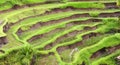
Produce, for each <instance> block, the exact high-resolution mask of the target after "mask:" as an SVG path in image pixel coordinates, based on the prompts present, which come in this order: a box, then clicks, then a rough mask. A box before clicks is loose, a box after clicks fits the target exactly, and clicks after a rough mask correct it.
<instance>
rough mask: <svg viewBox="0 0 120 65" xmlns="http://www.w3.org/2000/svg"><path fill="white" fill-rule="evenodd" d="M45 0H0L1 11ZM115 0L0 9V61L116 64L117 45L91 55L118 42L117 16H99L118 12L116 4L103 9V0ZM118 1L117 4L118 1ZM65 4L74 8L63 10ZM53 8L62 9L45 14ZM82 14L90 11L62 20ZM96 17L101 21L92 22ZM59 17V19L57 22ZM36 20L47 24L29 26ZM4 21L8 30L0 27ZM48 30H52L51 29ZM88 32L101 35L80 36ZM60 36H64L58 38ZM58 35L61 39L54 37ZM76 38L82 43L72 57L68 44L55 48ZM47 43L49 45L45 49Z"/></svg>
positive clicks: (12, 64)
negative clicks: (100, 53)
mask: <svg viewBox="0 0 120 65" xmlns="http://www.w3.org/2000/svg"><path fill="white" fill-rule="evenodd" d="M47 1H48V0H1V1H0V11H4V10H8V9H10V8H12V7H13V6H14V5H18V6H20V7H21V6H25V5H28V4H36V3H45V2H47ZM115 2H116V1H115V0H99V1H97V0H96V1H82V2H81V1H80V2H71V0H61V1H60V2H59V3H48V4H38V5H36V6H32V7H26V8H20V9H16V10H15V9H13V10H10V11H8V12H3V13H0V21H2V23H1V24H0V41H1V38H2V37H5V38H7V44H5V45H3V46H2V47H0V50H1V51H4V53H2V52H0V65H30V63H31V60H32V59H33V58H34V59H35V65H40V64H42V65H80V64H82V63H83V62H84V63H85V65H100V64H107V65H118V64H117V63H118V61H116V60H115V58H116V57H117V56H119V54H120V49H117V50H116V51H114V52H113V53H111V54H105V55H104V54H102V55H100V56H99V58H92V59H91V58H90V57H91V56H92V55H93V54H94V53H95V52H97V51H99V50H100V49H102V48H109V47H115V46H117V45H120V32H119V30H120V20H119V16H116V17H110V16H108V17H99V15H100V14H102V13H115V12H120V9H118V8H117V9H106V7H105V5H104V3H115ZM117 5H118V6H119V2H118V1H117ZM117 5H116V6H117ZM68 7H73V9H72V10H65V9H66V8H68ZM56 8H57V9H60V10H62V11H60V12H57V11H55V12H56V13H55V12H54V13H49V14H45V13H46V12H53V10H54V9H56ZM86 8H94V9H97V10H83V9H86ZM68 9H70V8H68ZM74 9H75V10H74ZM76 9H79V10H76ZM64 10H65V12H64ZM84 14H89V16H88V17H85V16H82V17H73V18H69V19H65V20H61V19H63V18H68V17H70V16H73V15H76V16H77V15H84ZM90 19H92V20H90ZM96 19H97V20H100V22H98V21H96V22H94V20H96ZM59 20H61V22H59V23H58V21H59ZM88 20H90V21H88ZM52 21H55V23H54V24H49V25H47V24H48V23H49V22H52ZM86 21H87V22H86ZM38 23H41V24H46V25H45V26H41V27H39V28H36V29H32V28H31V27H32V26H34V25H35V24H38ZM77 23H79V24H77ZM6 24H13V25H11V26H10V28H9V29H8V31H7V32H4V31H3V30H4V29H5V28H4V26H5V25H6ZM68 24H69V25H68ZM86 27H87V28H92V27H96V29H95V30H89V29H87V28H86ZM60 28H61V29H60ZM19 29H21V30H22V31H24V32H22V34H21V35H17V32H18V30H19ZM58 29H59V30H58ZM85 29H86V30H85ZM54 30H55V31H54ZM56 30H58V31H56ZM51 31H53V32H52V33H51ZM74 31H81V32H78V33H76V35H73V36H70V35H68V34H69V33H71V32H74ZM46 33H48V34H46ZM91 33H98V34H101V35H99V36H94V37H91V38H88V39H84V38H83V36H85V35H89V34H91ZM44 34H46V35H45V36H43V37H40V38H37V39H35V40H33V41H30V42H28V40H29V39H31V38H33V37H34V36H36V35H41V36H42V35H44ZM71 35H72V34H71ZM62 36H66V37H65V38H61V37H62ZM59 38H61V41H56V40H58V39H59ZM78 42H82V43H83V44H81V45H78V46H76V48H78V50H77V51H75V52H74V54H73V55H72V56H71V58H70V56H69V55H70V53H71V51H72V50H73V49H70V48H67V49H63V51H62V52H58V51H57V49H58V48H59V47H63V46H69V45H72V44H76V43H78ZM0 43H1V42H0ZM52 43H56V44H52ZM46 45H49V46H51V47H50V48H49V49H47V50H46V49H45V47H46Z"/></svg>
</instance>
